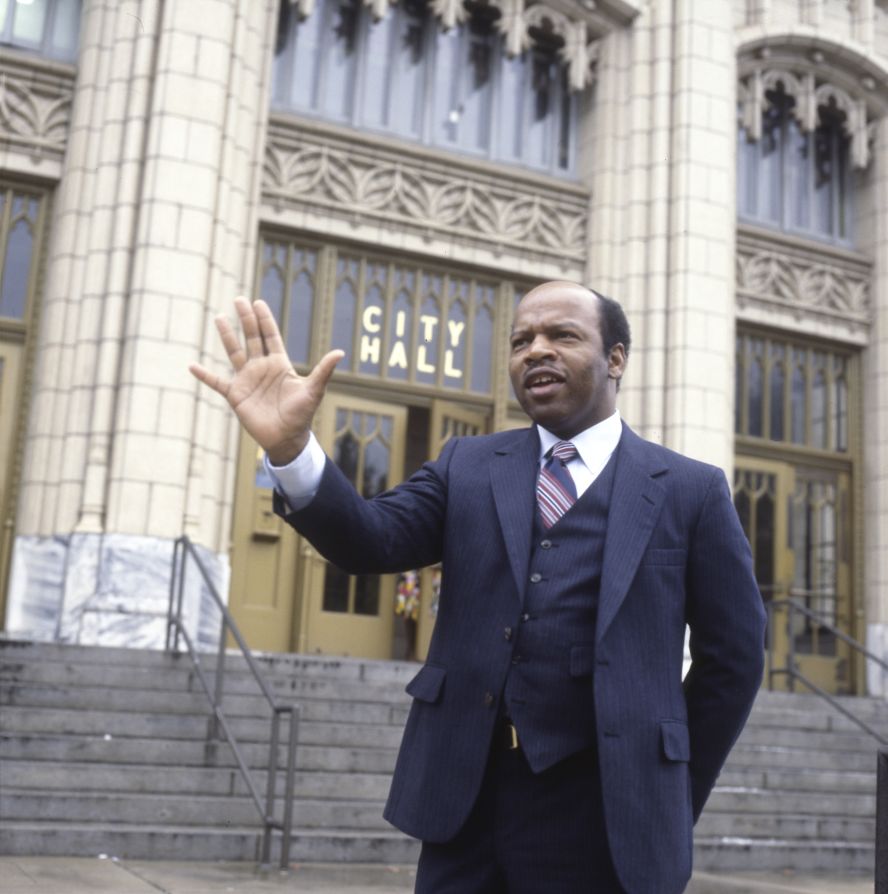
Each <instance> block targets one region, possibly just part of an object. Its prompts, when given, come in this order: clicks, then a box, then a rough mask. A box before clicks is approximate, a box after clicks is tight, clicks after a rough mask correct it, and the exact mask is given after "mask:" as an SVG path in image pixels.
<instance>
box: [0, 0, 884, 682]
mask: <svg viewBox="0 0 888 894" xmlns="http://www.w3.org/2000/svg"><path fill="white" fill-rule="evenodd" d="M279 2H281V3H290V0H279ZM291 5H292V6H293V7H294V8H295V9H296V10H298V13H299V14H301V15H309V14H310V13H311V12H312V10H313V7H314V4H313V3H312V0H299V2H298V3H292V4H291ZM365 5H366V6H368V7H371V8H372V12H373V14H374V15H375V16H377V17H382V16H385V15H387V14H389V12H390V10H389V4H388V3H387V2H385V0H382V2H379V0H374V2H369V0H367V2H365ZM493 5H494V6H495V7H496V9H497V10H498V11H499V17H498V18H497V19H496V21H497V28H498V29H499V30H500V32H501V33H502V35H503V40H504V46H505V48H506V51H508V52H509V53H513V54H514V53H520V52H522V51H523V50H525V49H526V48H527V47H528V46H530V45H531V43H532V42H533V41H534V40H537V39H540V38H539V35H540V34H541V33H547V34H549V35H550V38H551V39H555V40H557V41H560V43H558V45H559V47H560V49H559V51H558V52H559V59H560V63H561V64H563V65H564V69H565V72H566V77H567V81H568V83H569V85H570V88H571V89H573V90H575V91H577V92H578V95H579V104H580V108H581V111H580V116H579V132H578V140H577V144H578V164H577V171H576V176H575V177H572V178H556V177H554V176H550V175H544V174H539V173H533V172H531V171H528V170H526V169H522V168H518V167H515V168H510V167H509V166H507V165H503V164H496V163H493V162H490V161H481V160H477V159H472V158H469V157H466V156H464V155H460V154H456V153H452V152H447V151H444V150H442V149H438V148H432V147H428V146H422V145H417V144H416V143H415V142H413V143H408V142H405V141H403V140H398V139H397V138H395V137H388V136H384V135H380V134H379V133H370V132H369V131H358V130H355V129H354V128H349V127H347V126H343V125H341V124H336V123H330V122H328V121H324V120H319V119H318V118H316V117H315V118H308V117H305V116H302V117H300V116H299V115H296V114H293V113H290V112H286V113H284V112H281V111H280V110H276V111H271V100H270V95H271V82H272V76H273V75H272V72H273V58H274V47H275V36H276V29H277V27H278V15H279V9H278V0H189V2H188V3H179V4H166V5H165V6H164V5H158V4H156V3H152V2H148V0H125V2H117V0H114V2H112V0H84V3H83V8H82V17H81V25H80V28H81V31H80V51H79V55H78V58H77V62H76V64H75V65H68V64H63V63H58V62H52V61H48V60H46V59H43V58H40V57H39V56H38V55H34V54H29V53H28V52H25V51H22V50H20V49H17V48H14V47H13V48H11V49H7V48H4V49H2V50H0V174H2V176H3V177H4V179H6V180H8V181H12V182H15V181H16V178H20V179H23V180H27V181H29V182H39V183H42V184H46V185H47V186H48V187H49V188H51V189H52V190H53V192H54V195H53V199H52V221H51V227H50V230H49V233H50V241H49V249H48V252H47V255H46V258H45V263H44V267H43V274H42V285H41V289H40V294H39V321H40V322H39V330H38V331H37V334H36V337H35V339H34V342H35V345H34V348H33V350H32V351H31V353H30V355H29V360H28V363H29V364H30V366H29V370H30V375H31V379H32V381H33V384H32V386H31V388H30V390H29V392H28V394H27V397H26V406H24V407H22V409H21V420H22V421H21V426H22V438H21V439H20V442H21V444H22V448H21V457H20V460H21V471H20V473H17V480H16V482H15V486H16V492H17V500H16V502H17V511H16V513H15V522H14V525H15V528H14V531H15V541H14V547H13V550H12V561H11V570H10V572H9V580H8V584H7V599H6V604H7V615H6V630H7V631H8V632H9V633H10V634H15V635H28V636H33V637H37V638H43V639H61V640H66V641H74V642H84V643H86V642H88V643H109V644H117V643H127V644H132V645H141V646H156V645H159V644H160V642H161V641H162V638H163V626H164V624H163V616H164V614H165V611H166V599H167V587H168V572H169V561H170V556H171V552H172V543H173V541H174V539H175V538H176V537H178V536H180V535H182V534H187V535H188V536H189V537H191V538H192V540H194V541H195V542H196V543H198V544H200V547H201V549H202V550H203V555H204V558H205V561H206V562H207V564H208V565H209V566H210V567H211V569H212V573H213V575H214V577H215V579H216V581H217V583H218V586H219V589H220V590H221V591H222V592H223V593H224V592H225V590H226V588H227V581H228V573H229V572H228V564H229V562H228V553H229V547H230V536H231V535H230V532H231V528H232V513H233V512H234V482H235V466H236V463H237V454H238V434H237V429H236V426H235V425H234V424H233V421H232V419H231V417H230V414H229V412H228V410H227V408H226V407H225V406H224V405H223V404H222V402H221V401H220V400H218V399H217V398H215V397H214V396H211V395H210V394H208V393H207V392H205V391H202V390H201V389H200V388H199V387H198V386H197V384H196V383H195V382H194V381H193V380H192V379H191V378H190V377H189V375H188V373H187V365H188V363H189V362H190V361H192V360H194V359H200V361H201V362H202V363H204V364H205V365H209V366H211V367H215V368H218V369H220V370H222V369H224V362H223V358H222V357H221V356H220V352H219V349H218V347H217V345H216V339H215V332H214V328H213V325H212V319H213V317H214V315H215V314H217V313H219V312H221V311H224V310H226V309H227V308H228V306H229V302H230V298H231V297H232V296H233V295H235V294H238V293H250V292H253V291H255V288H256V284H255V283H254V276H255V270H256V266H257V264H256V256H257V251H258V246H259V232H260V228H266V229H267V228H272V229H273V230H274V231H275V232H284V233H286V232H298V233H301V234H305V235H306V236H308V237H310V238H313V239H316V240H318V241H319V242H324V241H325V240H326V241H330V242H335V243H341V244H349V245H358V246H370V247H373V248H374V249H380V250H382V249H384V250H385V251H387V252H389V253H390V254H391V253H393V254H395V255H397V254H398V253H404V254H406V255H410V256H411V257H413V258H419V259H423V258H427V259H434V260H435V261H436V262H441V263H446V262H448V261H452V262H454V263H458V264H460V265H461V266H463V267H470V268H472V269H475V270H479V271H485V272H487V273H489V274H490V275H492V276H493V275H496V276H499V277H507V278H508V277H514V278H516V279H519V280H521V281H522V282H526V281H533V280H543V279H548V278H568V279H583V280H585V281H587V282H588V283H590V284H592V285H594V286H595V287H597V288H599V289H600V290H601V291H603V292H605V293H607V294H611V295H613V296H614V297H616V298H618V299H620V300H621V301H622V302H623V303H624V306H625V307H626V308H627V311H628V312H629V315H630V320H631V322H632V325H633V329H634V336H635V337H634V341H635V345H636V346H635V349H634V350H633V356H632V360H631V364H630V368H629V375H628V376H627V379H626V383H625V387H624V388H623V391H622V393H621V410H622V413H623V415H624V417H625V418H626V419H627V420H628V421H629V422H630V423H631V424H632V425H633V426H634V427H636V429H637V430H639V431H640V433H642V434H643V435H645V436H646V437H649V438H651V439H653V440H657V441H660V442H662V443H664V444H666V445H668V446H670V447H673V448H675V449H677V450H680V451H682V452H685V453H688V454H690V455H693V456H696V457H699V458H702V459H706V460H708V461H711V462H714V463H717V464H718V465H720V466H722V467H723V468H725V469H726V470H728V472H729V474H730V470H731V469H732V467H733V464H734V460H735V437H734V424H733V402H734V394H735V362H734V334H735V330H736V327H737V326H738V324H739V325H746V326H752V327H758V328H759V329H766V330H776V331H781V332H786V333H790V334H796V335H798V336H800V337H804V338H813V339H821V340H825V341H828V342H834V343H836V344H840V345H845V346H852V347H853V349H854V351H858V352H859V355H860V358H861V365H862V370H863V372H862V380H861V391H860V393H859V394H858V397H859V398H860V399H861V401H862V404H861V405H862V407H864V408H865V412H864V413H863V421H862V433H863V434H862V438H863V446H862V451H861V454H860V456H858V457H856V458H855V460H854V462H855V466H854V475H855V494H856V495H857V502H858V503H859V504H860V505H859V506H858V507H856V508H855V511H854V519H855V528H854V535H855V537H854V539H855V544H856V547H855V548H856V549H857V551H858V552H857V557H856V560H855V572H854V574H855V592H856V594H857V595H856V597H855V606H856V619H857V620H856V626H855V628H854V630H853V631H852V632H853V633H854V635H856V636H858V637H859V638H861V639H865V640H866V641H867V642H868V644H869V646H870V648H871V649H873V650H874V651H876V652H877V653H879V654H888V472H886V463H885V461H884V458H885V456H886V455H888V103H886V100H885V99H884V97H886V96H888V4H886V3H885V2H882V0H861V2H856V3H851V4H845V3H836V2H831V0H707V2H706V3H696V2H693V0H677V2H672V0H646V2H642V0H638V2H635V0H600V2H598V3H595V4H585V3H582V2H575V0H547V2H545V3H536V4H535V3H529V2H528V3H525V2H523V0H498V2H496V3H494V4H493ZM431 8H432V12H433V14H434V15H435V16H437V18H438V20H439V21H440V24H441V27H454V26H457V25H458V24H459V23H460V22H462V21H464V20H465V17H466V10H465V7H464V6H463V4H462V3H459V2H453V0H434V2H433V3H432V4H431ZM778 82H779V83H780V85H781V87H780V89H781V90H783V89H785V90H786V91H787V93H788V94H790V95H791V96H792V98H793V101H794V102H795V106H794V109H795V112H794V114H795V115H796V118H797V121H798V124H799V127H800V128H801V131H802V132H803V133H806V132H810V131H812V130H813V129H815V128H816V127H817V123H818V118H817V115H818V111H817V110H818V108H819V106H820V105H824V104H830V106H831V107H833V108H835V109H837V110H838V112H839V113H841V114H842V115H843V116H844V117H843V119H842V120H843V121H844V122H845V125H844V126H845V128H846V132H847V136H848V140H849V146H850V149H849V151H850V153H851V164H852V166H853V167H854V169H855V170H857V171H858V172H859V174H858V175H856V176H858V177H859V182H860V186H859V190H858V191H859V199H860V200H859V202H858V206H857V208H856V211H855V214H856V218H857V227H858V234H859V238H857V239H856V241H855V244H854V245H853V247H849V246H837V245H828V246H822V245H818V244H817V243H816V242H812V241H811V240H808V239H805V238H801V237H798V236H793V235H787V234H785V233H776V234H774V233H769V232H767V231H763V230H762V229H761V228H759V227H756V226H750V225H749V224H748V222H743V221H740V222H739V223H738V207H737V199H736V196H737V177H736V171H737V151H738V150H737V123H736V122H737V115H738V108H739V113H740V116H741V120H742V121H744V122H745V123H746V126H747V128H748V133H749V134H750V138H751V139H761V138H762V135H761V133H760V127H761V124H760V122H761V116H762V108H763V103H764V102H765V97H766V95H767V92H768V91H769V90H772V89H773V88H774V86H775V85H776V84H777V83H778ZM327 325H329V321H328V324H327ZM495 400H496V408H495V410H494V412H493V417H494V419H495V421H496V422H497V423H502V422H505V421H506V417H507V416H508V415H509V413H508V411H507V401H508V396H507V395H506V394H505V387H502V388H501V393H500V394H499V395H498V396H496V398H495ZM189 600H190V601H189V608H188V612H189V618H190V619H191V624H192V627H193V630H194V631H195V632H198V633H199V634H200V635H201V637H202V639H203V641H205V642H211V641H212V639H213V633H212V630H211V629H210V626H209V625H210V623H211V621H210V620H208V619H211V618H212V617H213V613H212V611H211V610H210V609H209V608H208V603H207V601H206V598H205V594H201V593H200V592H198V591H194V592H193V593H192V594H191V595H190V596H189ZM212 623H214V622H212ZM868 686H869V689H870V691H872V692H883V693H885V692H888V678H886V676H884V675H879V674H876V673H874V672H873V673H870V675H869V677H868Z"/></svg>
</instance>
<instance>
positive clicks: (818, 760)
mask: <svg viewBox="0 0 888 894" xmlns="http://www.w3.org/2000/svg"><path fill="white" fill-rule="evenodd" d="M836 766H837V761H836V755H835V753H834V752H832V751H824V750H817V749H811V748H783V747H780V746H774V745H736V746H735V747H734V750H733V751H732V752H731V755H730V757H729V758H728V762H727V764H725V770H734V769H738V768H743V767H754V768H756V769H775V770H777V769H807V770H834V769H836ZM875 766H876V754H875V752H873V753H870V752H868V751H857V752H855V751H849V752H844V753H843V754H842V755H841V764H840V767H841V769H842V770H850V771H852V772H855V773H867V772H871V771H872V770H873V768H874V767H875Z"/></svg>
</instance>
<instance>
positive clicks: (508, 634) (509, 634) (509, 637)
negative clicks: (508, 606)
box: [503, 627, 512, 643]
mask: <svg viewBox="0 0 888 894" xmlns="http://www.w3.org/2000/svg"><path fill="white" fill-rule="evenodd" d="M503 638H504V639H505V640H506V642H507V643H508V642H511V640H512V628H511V627H506V629H505V630H504V631H503Z"/></svg>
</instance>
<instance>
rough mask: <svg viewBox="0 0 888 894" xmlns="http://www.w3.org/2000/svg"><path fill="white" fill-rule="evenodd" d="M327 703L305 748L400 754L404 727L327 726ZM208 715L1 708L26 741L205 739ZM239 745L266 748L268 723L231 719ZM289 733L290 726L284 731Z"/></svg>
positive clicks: (306, 720) (7, 724)
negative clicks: (56, 737) (261, 744)
mask: <svg viewBox="0 0 888 894" xmlns="http://www.w3.org/2000/svg"><path fill="white" fill-rule="evenodd" d="M323 704H324V703H322V702H321V703H318V704H317V705H313V704H312V705H311V706H310V707H309V706H307V707H306V710H305V711H304V713H303V714H302V718H301V722H300V724H299V741H300V742H301V743H303V744H306V745H333V746H338V747H343V746H351V747H358V746H366V747H370V748H397V747H398V745H399V744H400V741H401V727H400V726H399V725H396V724H389V723H372V722H344V723H343V722H338V723H336V722H324V721H320V722H318V721H316V720H314V719H313V717H314V715H315V714H321V715H324V714H326V713H327V712H325V711H315V710H314V708H315V707H320V706H321V705H323ZM209 720H210V717H209V714H206V713H205V714H203V715H200V714H193V715H189V714H184V715H183V714H163V713H156V714H141V713H135V712H124V711H78V710H76V709H70V708H29V707H8V706H7V707H3V708H0V729H3V730H9V731H13V730H14V731H15V732H17V733H20V734H22V735H31V736H36V735H111V736H114V737H115V738H116V737H127V738H146V737H147V738H153V737H156V738H162V739H183V740H185V739H192V740H203V739H205V738H206V733H207V725H208V723H209ZM229 722H230V725H231V729H232V731H233V732H234V735H235V736H236V738H237V740H238V742H266V743H267V742H268V740H269V737H270V734H271V724H270V720H268V719H267V718H262V719H260V720H259V721H258V722H257V719H255V718H250V717H233V718H231V720H230V721H229ZM284 729H285V730H286V725H285V726H284Z"/></svg>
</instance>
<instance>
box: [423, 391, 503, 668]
mask: <svg viewBox="0 0 888 894" xmlns="http://www.w3.org/2000/svg"><path fill="white" fill-rule="evenodd" d="M486 431H487V416H485V415H484V414H483V413H480V412H478V411H477V410H470V409H467V408H466V407H463V406H460V405H459V404H455V403H450V402H449V401H442V400H436V401H434V402H433V403H432V415H431V420H430V425H429V458H430V459H435V458H437V456H438V454H439V453H440V452H441V450H442V449H443V448H444V445H445V444H446V443H447V442H448V441H449V440H450V439H451V438H453V437H461V436H463V435H482V434H484V433H485V432H486ZM421 581H422V597H421V602H420V610H419V621H418V629H417V633H416V657H417V658H419V659H420V660H425V657H426V655H428V651H429V643H430V642H431V639H432V631H433V630H434V629H435V616H436V614H437V604H438V591H439V590H440V586H441V566H440V565H436V566H433V567H431V568H424V569H423V570H422V576H421Z"/></svg>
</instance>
